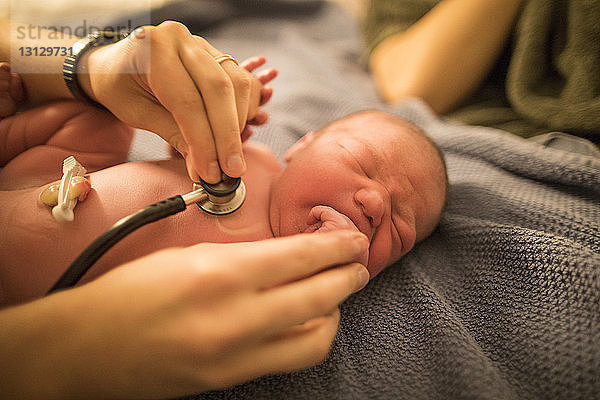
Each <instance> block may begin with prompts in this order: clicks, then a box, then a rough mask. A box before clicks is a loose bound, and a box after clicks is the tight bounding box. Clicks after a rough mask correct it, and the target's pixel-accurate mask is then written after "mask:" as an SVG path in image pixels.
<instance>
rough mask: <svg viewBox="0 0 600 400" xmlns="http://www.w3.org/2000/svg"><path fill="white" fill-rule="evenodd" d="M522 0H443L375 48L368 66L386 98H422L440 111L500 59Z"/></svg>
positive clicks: (478, 79)
mask: <svg viewBox="0 0 600 400" xmlns="http://www.w3.org/2000/svg"><path fill="white" fill-rule="evenodd" d="M521 3H523V0H487V1H481V0H445V1H443V2H441V3H440V4H438V5H437V6H436V7H435V8H433V9H432V10H431V11H430V12H429V13H428V14H426V15H425V16H424V17H423V18H422V19H421V20H419V21H418V22H417V23H415V24H414V25H413V26H412V27H411V28H409V29H408V30H406V31H405V32H403V33H400V34H397V35H394V36H391V37H390V38H388V39H386V40H384V41H383V42H382V43H381V44H380V45H378V46H377V48H376V49H375V51H374V52H373V53H372V55H371V59H370V67H371V71H372V73H373V76H374V78H375V81H376V83H377V85H378V87H379V89H380V91H381V93H382V95H383V96H384V97H385V99H386V100H387V101H390V102H396V101H399V100H401V99H403V98H405V97H420V98H422V99H423V100H425V101H426V102H427V103H428V104H429V105H430V106H431V107H432V108H433V109H434V110H435V111H436V112H438V113H444V112H446V111H448V110H450V109H452V108H453V107H454V106H456V105H457V103H458V102H460V101H461V100H462V99H464V98H465V97H466V96H468V95H469V94H470V93H471V92H472V91H473V90H474V89H475V88H476V87H477V86H478V85H479V84H480V83H481V81H482V80H483V79H484V78H485V76H486V75H487V73H488V71H489V70H490V69H491V67H492V66H493V64H494V63H495V61H496V59H497V58H498V56H499V54H500V52H501V51H502V48H503V46H504V43H505V41H506V38H507V37H508V35H509V32H510V30H511V28H512V26H513V23H514V20H515V18H516V16H517V15H518V12H519V9H520V6H521Z"/></svg>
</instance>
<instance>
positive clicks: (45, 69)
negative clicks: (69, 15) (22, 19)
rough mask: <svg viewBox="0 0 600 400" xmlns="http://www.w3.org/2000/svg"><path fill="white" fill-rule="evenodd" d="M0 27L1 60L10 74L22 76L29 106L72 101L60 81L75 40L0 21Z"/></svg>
mask: <svg viewBox="0 0 600 400" xmlns="http://www.w3.org/2000/svg"><path fill="white" fill-rule="evenodd" d="M0 27H1V30H2V31H1V34H0V60H3V61H9V62H11V64H12V65H13V71H14V72H18V73H19V74H20V75H21V77H22V78H23V83H24V85H25V88H26V90H27V94H28V101H29V102H30V103H31V104H39V103H43V102H45V101H48V100H54V99H70V98H73V96H72V95H71V93H70V92H69V90H68V89H67V86H66V85H65V83H64V81H63V77H62V66H63V61H64V59H65V52H68V49H70V48H71V46H72V45H73V43H75V42H76V41H77V40H78V38H77V37H76V36H73V35H70V34H68V32H60V31H58V32H56V31H53V30H49V29H44V28H43V27H40V26H37V25H29V24H26V23H16V22H13V23H12V24H11V22H10V21H7V20H0ZM49 48H52V52H48V51H47V49H49ZM42 49H46V50H42ZM63 49H64V50H63ZM42 52H44V56H41V55H40V54H42ZM28 54H29V55H28ZM48 54H52V55H48Z"/></svg>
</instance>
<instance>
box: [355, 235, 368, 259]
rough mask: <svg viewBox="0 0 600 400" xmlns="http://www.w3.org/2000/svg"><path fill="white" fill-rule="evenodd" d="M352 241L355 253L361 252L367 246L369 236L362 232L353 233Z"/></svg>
mask: <svg viewBox="0 0 600 400" xmlns="http://www.w3.org/2000/svg"><path fill="white" fill-rule="evenodd" d="M352 243H353V245H354V253H355V254H361V253H363V252H364V251H366V250H367V249H368V248H369V238H367V236H365V235H364V234H363V233H355V234H354V237H353V241H352Z"/></svg>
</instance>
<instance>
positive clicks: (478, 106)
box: [365, 0, 600, 143]
mask: <svg viewBox="0 0 600 400" xmlns="http://www.w3.org/2000/svg"><path fill="white" fill-rule="evenodd" d="M438 2H439V1H438V0H371V1H370V6H369V8H368V15H367V18H366V23H365V38H366V41H367V43H368V48H369V51H370V50H372V49H373V48H375V46H376V45H377V44H378V43H379V42H381V41H382V40H383V39H385V38H386V37H388V36H390V35H393V34H395V33H399V32H402V31H403V30H405V29H407V28H408V27H409V26H410V25H411V24H412V23H414V22H415V21H416V20H418V19H419V18H421V17H422V16H423V15H424V14H425V13H426V12H427V11H429V10H430V9H431V8H432V7H434V6H435V5H436V4H437V3H438ZM599 20H600V2H598V1H592V0H587V1H585V0H574V1H568V0H528V1H527V2H526V3H525V5H524V7H523V10H522V12H521V14H520V16H519V17H518V20H517V24H516V26H515V30H514V32H513V37H512V41H511V42H510V43H509V44H508V46H507V49H506V51H505V54H504V55H503V56H502V57H501V58H500V60H499V62H498V65H497V66H496V68H495V69H494V70H493V71H492V73H491V74H490V76H489V77H488V79H487V81H486V82H484V84H483V85H482V86H481V87H480V89H479V90H478V92H476V93H475V94H474V95H473V96H472V97H471V98H470V99H469V100H468V101H467V102H466V103H465V104H463V105H462V106H461V107H459V109H457V110H456V111H455V112H454V113H453V114H451V117H453V118H456V119H458V120H460V121H462V122H465V123H468V124H471V125H484V126H493V127H497V128H501V129H504V130H507V131H509V132H512V133H515V134H518V135H520V136H524V137H529V136H533V135H537V134H540V133H545V132H550V131H561V132H568V133H572V134H576V135H579V136H584V137H587V138H589V139H591V140H593V141H594V142H596V143H598V142H600V24H598V21H599Z"/></svg>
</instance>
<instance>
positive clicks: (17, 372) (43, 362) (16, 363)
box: [0, 296, 78, 399]
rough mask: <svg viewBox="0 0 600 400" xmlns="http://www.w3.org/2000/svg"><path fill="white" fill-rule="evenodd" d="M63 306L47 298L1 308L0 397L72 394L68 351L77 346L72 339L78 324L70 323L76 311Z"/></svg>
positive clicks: (44, 397)
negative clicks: (74, 325) (70, 315)
mask: <svg viewBox="0 0 600 400" xmlns="http://www.w3.org/2000/svg"><path fill="white" fill-rule="evenodd" d="M56 297H59V298H60V297H61V296H56ZM64 306H65V304H60V303H59V302H58V301H56V298H52V299H51V298H47V299H43V300H42V301H39V300H38V301H35V302H32V303H28V304H25V305H21V306H17V307H11V308H8V309H4V310H1V311H0V327H2V328H1V329H0V359H1V360H2V371H1V372H0V393H2V395H1V396H0V397H2V398H7V399H17V398H18V399H61V398H62V399H64V398H68V397H69V396H68V393H67V389H72V387H73V385H72V382H69V376H68V375H66V374H65V372H66V371H69V370H72V369H73V368H72V366H71V365H70V364H69V362H70V357H69V353H68V352H67V350H68V349H69V348H70V349H73V348H78V346H77V343H75V342H72V339H73V337H74V336H76V335H73V332H74V330H75V329H76V328H77V327H73V326H69V325H70V323H69V319H70V318H69V316H68V314H69V313H73V312H76V311H75V310H73V309H72V308H69V307H67V308H64ZM69 328H70V329H69ZM69 342H70V343H69Z"/></svg>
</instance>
